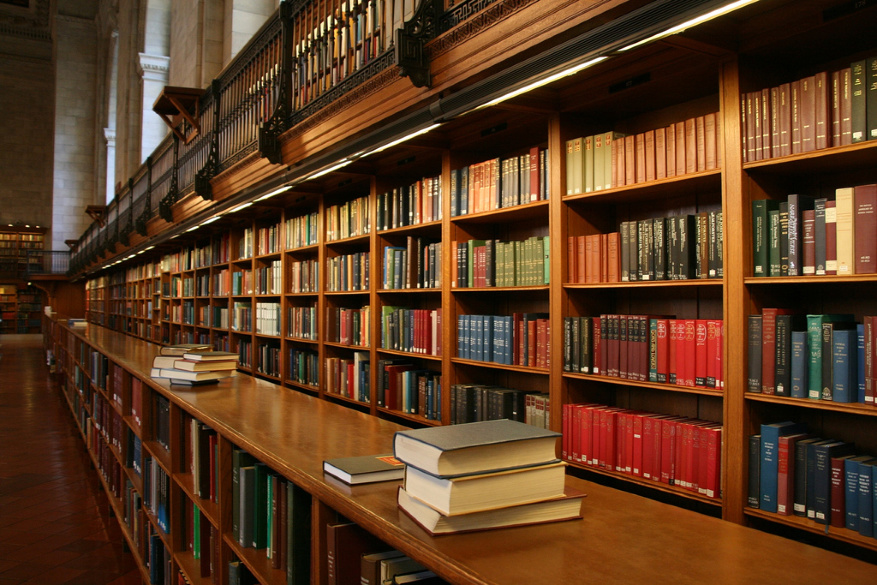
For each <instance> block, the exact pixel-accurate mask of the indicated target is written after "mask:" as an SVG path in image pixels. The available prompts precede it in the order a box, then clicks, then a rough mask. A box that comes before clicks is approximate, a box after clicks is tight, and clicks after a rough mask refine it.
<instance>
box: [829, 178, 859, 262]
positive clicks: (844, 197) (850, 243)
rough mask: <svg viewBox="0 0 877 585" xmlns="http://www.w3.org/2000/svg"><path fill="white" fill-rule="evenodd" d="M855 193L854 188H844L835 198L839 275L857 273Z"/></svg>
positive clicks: (838, 191) (837, 192)
mask: <svg viewBox="0 0 877 585" xmlns="http://www.w3.org/2000/svg"><path fill="white" fill-rule="evenodd" d="M853 192H854V189H853V187H844V188H841V189H838V190H837V191H835V197H834V198H835V201H836V204H837V273H838V275H849V274H855V273H856V261H855V242H856V223H855V207H854V197H853Z"/></svg>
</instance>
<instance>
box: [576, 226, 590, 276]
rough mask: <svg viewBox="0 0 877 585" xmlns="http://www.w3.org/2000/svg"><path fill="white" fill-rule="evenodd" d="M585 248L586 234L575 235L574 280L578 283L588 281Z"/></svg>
mask: <svg viewBox="0 0 877 585" xmlns="http://www.w3.org/2000/svg"><path fill="white" fill-rule="evenodd" d="M587 250H588V248H587V236H576V278H577V280H576V282H579V283H585V282H588V280H587V278H588V268H587V265H586V263H585V259H586V258H587V256H588V254H587Z"/></svg>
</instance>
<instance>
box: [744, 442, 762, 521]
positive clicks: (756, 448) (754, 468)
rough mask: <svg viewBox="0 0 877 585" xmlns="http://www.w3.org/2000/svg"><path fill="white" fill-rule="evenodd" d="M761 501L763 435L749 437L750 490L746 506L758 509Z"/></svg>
mask: <svg viewBox="0 0 877 585" xmlns="http://www.w3.org/2000/svg"><path fill="white" fill-rule="evenodd" d="M760 501H761V435H750V436H749V489H748V496H747V498H746V504H747V505H748V506H749V507H750V508H758V507H759V505H760V503H759V502H760Z"/></svg>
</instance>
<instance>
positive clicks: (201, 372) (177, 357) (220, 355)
mask: <svg viewBox="0 0 877 585" xmlns="http://www.w3.org/2000/svg"><path fill="white" fill-rule="evenodd" d="M237 367H238V355H237V354H236V353H231V352H228V351H214V350H213V349H212V348H211V347H210V346H203V345H201V346H197V347H196V346H187V347H183V346H168V347H163V348H162V349H161V354H160V355H157V356H155V358H154V359H153V360H152V371H151V373H150V375H151V376H152V377H153V378H168V379H170V383H171V384H179V385H186V386H198V385H202V384H215V383H216V382H218V381H219V380H221V379H222V378H229V377H231V376H234V375H236V374H237Z"/></svg>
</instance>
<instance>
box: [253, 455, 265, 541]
mask: <svg viewBox="0 0 877 585" xmlns="http://www.w3.org/2000/svg"><path fill="white" fill-rule="evenodd" d="M253 468H254V474H253V535H252V540H251V546H252V547H253V548H265V547H266V546H268V539H267V538H266V535H267V521H268V466H267V465H265V464H264V463H262V462H259V463H256V464H255V465H254V466H253Z"/></svg>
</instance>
